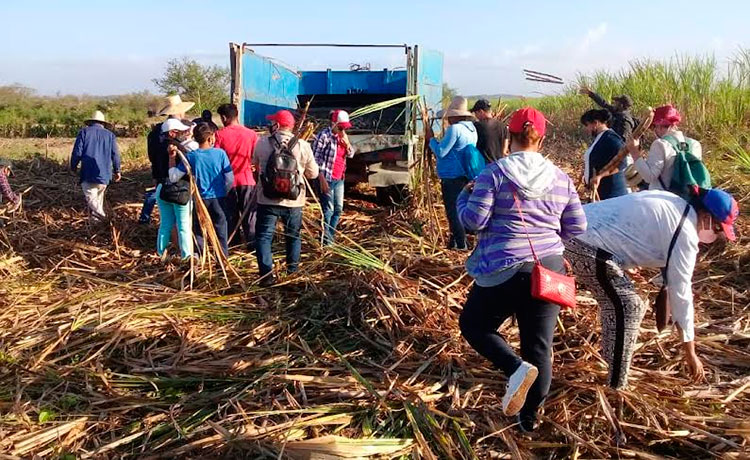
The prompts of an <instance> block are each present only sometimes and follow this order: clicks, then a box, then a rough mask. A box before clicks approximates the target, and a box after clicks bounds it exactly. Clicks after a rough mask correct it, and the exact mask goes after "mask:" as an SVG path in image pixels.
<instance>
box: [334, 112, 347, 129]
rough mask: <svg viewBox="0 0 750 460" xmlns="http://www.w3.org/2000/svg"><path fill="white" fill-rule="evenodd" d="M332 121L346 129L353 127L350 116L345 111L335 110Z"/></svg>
mask: <svg viewBox="0 0 750 460" xmlns="http://www.w3.org/2000/svg"><path fill="white" fill-rule="evenodd" d="M331 121H332V122H334V123H336V124H337V125H338V126H340V127H342V128H344V129H349V128H351V127H352V123H351V122H350V121H349V114H348V113H346V112H345V111H343V110H334V111H333V113H332V114H331Z"/></svg>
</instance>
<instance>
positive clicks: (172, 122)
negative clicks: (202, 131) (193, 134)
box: [161, 118, 190, 133]
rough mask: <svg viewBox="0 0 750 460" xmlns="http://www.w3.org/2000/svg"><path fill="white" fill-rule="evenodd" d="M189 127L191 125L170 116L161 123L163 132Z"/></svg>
mask: <svg viewBox="0 0 750 460" xmlns="http://www.w3.org/2000/svg"><path fill="white" fill-rule="evenodd" d="M189 129H190V126H188V125H186V124H185V123H183V122H182V121H181V120H179V119H178V118H169V119H167V121H165V122H164V123H162V124H161V132H162V133H168V132H170V131H187V130H189Z"/></svg>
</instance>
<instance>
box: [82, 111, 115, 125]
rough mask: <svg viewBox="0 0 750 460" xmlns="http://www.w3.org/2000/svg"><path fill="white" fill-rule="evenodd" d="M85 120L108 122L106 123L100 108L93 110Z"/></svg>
mask: <svg viewBox="0 0 750 460" xmlns="http://www.w3.org/2000/svg"><path fill="white" fill-rule="evenodd" d="M86 121H98V122H99V123H104V124H109V123H107V119H106V118H104V114H103V113H102V111H101V110H97V111H96V112H94V114H93V115H91V116H90V117H88V118H87V119H86Z"/></svg>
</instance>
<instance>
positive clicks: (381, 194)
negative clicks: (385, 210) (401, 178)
mask: <svg viewBox="0 0 750 460" xmlns="http://www.w3.org/2000/svg"><path fill="white" fill-rule="evenodd" d="M375 196H376V197H377V201H378V204H379V205H381V206H399V205H403V204H405V203H406V202H407V200H408V198H409V189H408V188H407V187H406V185H389V186H387V187H375Z"/></svg>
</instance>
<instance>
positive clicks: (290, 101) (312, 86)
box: [229, 43, 443, 192]
mask: <svg viewBox="0 0 750 460" xmlns="http://www.w3.org/2000/svg"><path fill="white" fill-rule="evenodd" d="M260 47H336V48H401V49H403V50H404V55H405V58H406V65H405V70H389V69H383V70H374V71H370V70H356V71H355V70H345V71H340V70H331V69H328V70H327V71H309V72H307V71H298V70H295V69H293V68H292V67H291V66H289V65H286V64H284V63H282V62H279V61H277V60H274V59H272V58H269V57H266V56H261V55H259V54H257V53H256V52H255V48H260ZM229 50H230V63H231V77H232V78H231V98H232V102H233V103H234V104H236V105H237V107H238V109H239V111H240V120H241V121H242V122H243V123H244V124H245V125H247V126H257V125H261V124H263V123H264V118H265V115H267V114H270V113H273V112H275V111H276V110H279V109H282V108H286V109H293V110H294V109H297V108H298V106H299V105H301V102H302V101H301V99H302V98H307V99H310V98H311V99H313V103H314V104H315V103H319V104H320V103H322V102H321V101H322V100H325V98H331V96H332V95H335V96H338V99H342V98H343V99H345V100H350V102H351V103H352V104H355V103H356V101H360V102H362V104H361V105H367V104H366V103H365V102H366V101H367V100H371V101H374V102H377V101H379V100H387V99H391V98H395V97H398V96H410V95H419V96H420V100H422V101H424V102H425V103H426V104H427V106H428V108H429V109H432V110H435V111H436V110H438V109H439V108H440V104H441V102H442V84H443V56H442V54H441V53H439V52H436V51H429V50H420V48H419V46H416V45H415V46H409V45H406V44H403V45H388V44H384V45H377V44H335V43H254V44H253V43H243V44H237V43H230V44H229ZM404 80H405V81H404ZM394 88H397V89H394ZM316 96H317V97H316ZM346 98H350V99H346ZM378 98H380V99H378ZM333 108H342V107H333ZM357 108H358V107H357ZM418 112H419V110H418V107H417V104H416V103H414V102H412V101H409V102H407V103H405V104H404V106H403V124H399V126H403V131H400V132H398V133H395V134H392V133H390V132H386V133H357V132H356V131H352V132H351V133H350V136H349V137H350V140H351V141H352V143H353V144H354V145H355V147H356V148H357V152H358V153H357V155H355V157H354V158H352V159H351V160H349V162H348V165H347V177H346V180H347V182H349V183H352V182H363V181H367V182H368V183H369V184H370V185H372V186H374V187H377V188H378V189H379V192H381V191H383V190H382V189H385V188H393V187H403V186H408V185H409V184H410V183H411V180H410V179H411V177H410V166H411V165H412V164H413V162H414V149H415V148H416V146H418V145H421V144H420V138H421V136H422V132H423V129H422V126H421V117H420V116H419V113H418ZM400 116H401V115H399V117H400Z"/></svg>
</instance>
